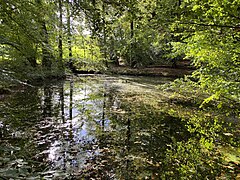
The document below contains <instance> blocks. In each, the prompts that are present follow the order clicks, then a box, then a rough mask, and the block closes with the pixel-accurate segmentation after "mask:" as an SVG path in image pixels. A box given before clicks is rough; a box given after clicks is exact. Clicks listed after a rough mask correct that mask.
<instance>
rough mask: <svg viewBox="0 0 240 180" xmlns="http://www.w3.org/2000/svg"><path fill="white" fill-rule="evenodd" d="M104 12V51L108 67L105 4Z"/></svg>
mask: <svg viewBox="0 0 240 180" xmlns="http://www.w3.org/2000/svg"><path fill="white" fill-rule="evenodd" d="M102 10H103V51H104V60H105V65H106V67H108V62H107V48H106V44H107V39H106V20H105V4H104V2H103V5H102Z"/></svg>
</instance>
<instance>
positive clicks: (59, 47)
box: [58, 0, 64, 70]
mask: <svg viewBox="0 0 240 180" xmlns="http://www.w3.org/2000/svg"><path fill="white" fill-rule="evenodd" d="M58 6H59V7H58V8H59V32H58V33H59V36H58V53H59V65H60V68H61V69H62V70H63V69H64V65H63V43H62V29H63V9H62V6H63V4H62V0H58Z"/></svg>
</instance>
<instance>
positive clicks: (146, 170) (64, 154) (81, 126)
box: [0, 77, 222, 179]
mask: <svg viewBox="0 0 240 180" xmlns="http://www.w3.org/2000/svg"><path fill="white" fill-rule="evenodd" d="M130 80H131V81H129V80H128V81H125V80H122V79H117V78H113V77H108V78H106V77H104V78H99V79H98V78H89V77H82V78H80V79H77V80H73V79H71V80H69V81H66V82H59V83H50V84H47V85H44V86H40V87H35V88H27V89H24V90H23V92H17V93H15V94H14V95H12V96H10V97H9V98H8V99H6V100H5V101H3V102H1V106H0V108H1V112H4V113H2V114H1V120H2V122H1V127H0V128H1V129H0V132H1V133H0V135H1V140H2V141H1V149H0V153H1V157H6V158H3V159H2V161H3V163H2V164H1V172H2V173H1V174H0V175H1V176H3V177H7V174H8V173H7V172H8V169H11V170H13V171H14V172H15V175H16V176H19V175H20V174H21V173H22V170H26V173H25V174H24V173H22V174H23V175H25V177H35V178H36V177H45V178H53V179H54V178H56V179H58V178H72V179H81V178H83V179H90V178H93V179H176V178H179V177H183V178H187V179H189V178H190V179H199V178H200V179H201V178H203V179H204V178H209V179H212V178H215V177H217V176H220V174H221V171H222V169H221V167H222V166H220V164H221V158H220V156H219V154H218V152H217V151H215V148H214V146H213V147H210V146H209V148H208V149H207V148H204V147H202V144H204V143H205V144H207V143H210V138H208V137H211V138H215V137H218V138H220V136H219V134H217V132H219V127H218V128H217V127H214V126H215V125H216V124H215V125H214V123H213V124H210V123H211V121H208V123H206V127H204V125H201V126H198V128H199V129H198V130H196V131H190V129H189V127H192V128H193V127H194V126H195V125H196V124H192V122H191V121H188V120H186V119H182V118H180V117H178V116H176V115H173V113H172V111H173V110H170V109H169V108H168V107H170V106H169V105H166V104H162V105H161V104H160V105H159V103H158V102H157V101H156V99H157V98H155V99H151V100H150V101H146V98H145V97H148V96H150V92H151V93H155V92H154V89H153V85H151V86H149V87H151V88H148V86H147V84H146V82H144V85H143V84H142V85H141V86H138V84H137V83H136V82H133V83H131V82H132V80H133V79H130ZM138 81H139V79H138ZM140 89H141V91H139V90H140ZM155 91H156V90H155ZM153 98H154V96H153ZM156 104H157V105H156ZM179 107H180V106H179ZM171 108H172V107H171ZM180 108H183V107H180ZM175 111H177V110H175ZM202 119H204V117H203V118H202ZM198 120H199V122H200V120H201V119H198ZM209 127H211V128H212V130H211V133H212V134H211V136H210V134H209V133H210V131H208V130H207V129H204V128H209ZM202 132H206V133H202ZM214 133H215V134H216V135H214ZM4 148H5V149H4ZM7 148H9V149H7ZM11 154H14V157H12V156H11ZM10 157H11V158H10ZM19 159H21V161H17V160H19ZM19 162H22V164H21V165H19ZM14 163H15V164H14ZM16 164H18V166H16ZM16 167H18V168H16Z"/></svg>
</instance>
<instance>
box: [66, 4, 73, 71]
mask: <svg viewBox="0 0 240 180" xmlns="http://www.w3.org/2000/svg"><path fill="white" fill-rule="evenodd" d="M67 3H68V4H67V32H68V57H69V68H70V69H74V67H73V59H72V33H71V16H70V1H67Z"/></svg>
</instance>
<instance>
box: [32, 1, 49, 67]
mask: <svg viewBox="0 0 240 180" xmlns="http://www.w3.org/2000/svg"><path fill="white" fill-rule="evenodd" d="M36 3H37V4H38V5H39V6H40V7H41V6H42V0H36ZM39 23H40V25H41V30H42V66H43V67H44V68H45V69H47V70H51V68H52V58H53V56H52V54H51V52H50V49H51V47H50V44H49V40H48V39H49V37H48V31H47V26H46V22H45V20H44V18H41V20H40V22H39Z"/></svg>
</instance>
